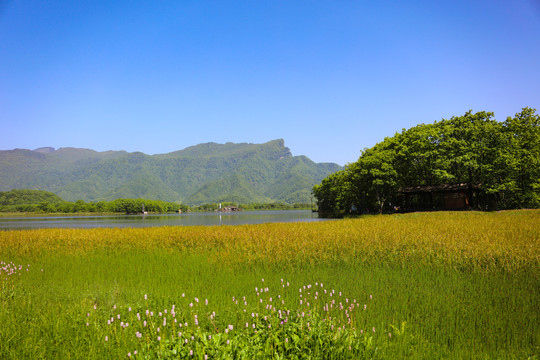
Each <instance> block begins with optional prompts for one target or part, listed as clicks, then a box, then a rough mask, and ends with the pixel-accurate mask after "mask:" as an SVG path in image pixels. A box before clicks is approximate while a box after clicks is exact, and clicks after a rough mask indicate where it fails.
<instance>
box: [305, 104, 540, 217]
mask: <svg viewBox="0 0 540 360" xmlns="http://www.w3.org/2000/svg"><path fill="white" fill-rule="evenodd" d="M493 117H494V115H493V113H491V112H483V111H482V112H477V113H475V114H473V113H472V112H471V111H469V112H467V113H465V115H463V116H458V117H452V118H451V119H449V120H446V119H443V120H441V121H436V122H434V123H433V124H420V125H417V126H415V127H413V128H410V129H408V130H405V129H403V131H402V132H401V133H396V134H395V135H394V136H393V137H388V138H385V139H384V141H382V142H380V143H378V144H377V145H375V146H374V147H372V148H370V149H365V150H363V151H362V153H361V156H360V158H359V159H358V161H356V162H354V163H351V164H348V165H347V166H346V167H345V169H344V170H341V171H338V172H336V173H334V174H332V175H329V176H328V177H326V178H325V179H324V180H323V181H322V183H321V184H320V185H316V186H315V187H314V188H313V193H314V195H315V197H316V199H317V202H318V206H319V211H320V212H322V213H324V214H327V215H330V216H332V215H337V216H339V215H343V214H346V213H350V212H358V213H363V212H379V213H380V212H383V211H388V210H394V209H399V208H400V207H401V206H403V202H404V196H403V192H402V191H401V190H402V189H404V188H406V187H418V186H428V185H442V184H468V186H469V188H472V187H475V188H477V189H480V195H479V199H477V201H476V202H475V203H474V204H470V206H473V207H476V208H482V209H486V208H487V209H511V208H538V207H539V206H540V116H539V115H538V114H536V109H531V108H523V109H522V111H521V112H520V113H518V114H516V115H515V116H514V117H508V118H507V119H506V120H505V121H504V122H499V121H496V120H495V119H494V118H493Z"/></svg>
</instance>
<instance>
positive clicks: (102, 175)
mask: <svg viewBox="0 0 540 360" xmlns="http://www.w3.org/2000/svg"><path fill="white" fill-rule="evenodd" d="M341 169H342V167H341V166H339V165H337V164H334V163H314V162H313V161H311V160H310V159H308V158H307V157H305V156H293V155H292V154H291V151H290V150H289V148H287V147H285V142H284V140H283V139H278V140H273V141H270V142H267V143H264V144H251V143H226V144H216V143H206V144H199V145H195V146H190V147H188V148H185V149H183V150H179V151H174V152H171V153H167V154H158V155H146V154H143V153H141V152H132V153H129V152H126V151H105V152H97V151H94V150H90V149H80V148H69V147H66V148H60V149H57V150H55V149H54V148H51V147H43V148H39V149H36V150H27V149H14V150H3V151H0V191H8V190H11V189H35V190H46V191H50V192H52V193H55V194H57V195H58V196H60V197H61V198H63V199H65V200H67V201H75V200H78V199H82V200H85V201H98V200H114V199H117V198H146V199H155V200H164V201H179V202H183V203H185V204H188V205H198V204H203V203H211V202H220V201H234V202H240V203H253V202H286V203H295V202H310V199H311V189H312V187H313V185H315V184H318V183H320V181H321V180H322V179H323V178H325V177H326V176H327V175H329V174H331V173H333V172H336V171H338V170H341Z"/></svg>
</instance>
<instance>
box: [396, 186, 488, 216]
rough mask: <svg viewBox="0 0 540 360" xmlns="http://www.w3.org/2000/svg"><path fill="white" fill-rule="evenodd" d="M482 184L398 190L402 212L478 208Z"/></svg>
mask: <svg viewBox="0 0 540 360" xmlns="http://www.w3.org/2000/svg"><path fill="white" fill-rule="evenodd" d="M480 190H481V187H480V184H469V183H459V184H441V185H423V186H411V187H403V188H400V189H399V190H398V193H399V194H400V197H401V206H400V210H401V211H422V210H466V209H470V208H472V207H475V208H476V207H478V193H479V192H480Z"/></svg>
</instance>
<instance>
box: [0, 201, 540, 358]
mask: <svg viewBox="0 0 540 360" xmlns="http://www.w3.org/2000/svg"><path fill="white" fill-rule="evenodd" d="M539 234H540V211H538V210H525V211H509V212H499V213H476V212H455V213H452V212H444V213H414V214H407V215H384V216H368V217H363V218H359V219H352V220H339V221H327V222H319V223H288V224H262V225H242V226H233V227H228V226H221V227H162V228H145V229H88V230H69V229H44V230H26V231H3V232H0V261H1V263H0V278H1V279H0V284H1V293H0V324H1V326H0V359H39V358H48V359H64V358H84V359H106V358H129V357H131V358H196V359H205V358H208V359H213V358H220V359H221V358H284V359H285V358H287V359H289V358H376V359H395V358H403V359H405V358H406V359H409V358H416V359H435V358H448V359H513V358H515V359H527V358H531V359H537V358H539V357H540V331H539V329H540V306H539V305H538V304H540V238H539V236H540V235H539ZM263 279H264V280H263ZM145 296H146V299H145ZM147 312H148V314H147ZM137 314H138V315H137ZM145 322H146V324H145ZM186 323H187V325H186ZM126 324H127V325H126ZM145 325H146V326H145ZM180 325H182V326H180ZM158 329H159V330H158ZM135 352H136V353H135ZM190 352H191V353H190Z"/></svg>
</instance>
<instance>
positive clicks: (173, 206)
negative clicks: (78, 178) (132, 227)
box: [0, 199, 189, 214]
mask: <svg viewBox="0 0 540 360" xmlns="http://www.w3.org/2000/svg"><path fill="white" fill-rule="evenodd" d="M143 206H144V211H146V212H149V213H159V214H161V213H170V212H178V210H180V209H181V210H182V211H187V210H188V209H189V207H187V206H186V205H181V204H177V203H173V202H165V201H159V200H148V199H116V200H113V201H97V202H85V201H83V200H77V201H75V202H68V201H60V202H50V201H40V202H38V203H36V202H34V203H18V204H10V205H0V212H37V213H63V214H72V213H123V214H139V213H142V211H143Z"/></svg>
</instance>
